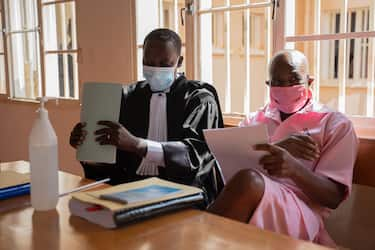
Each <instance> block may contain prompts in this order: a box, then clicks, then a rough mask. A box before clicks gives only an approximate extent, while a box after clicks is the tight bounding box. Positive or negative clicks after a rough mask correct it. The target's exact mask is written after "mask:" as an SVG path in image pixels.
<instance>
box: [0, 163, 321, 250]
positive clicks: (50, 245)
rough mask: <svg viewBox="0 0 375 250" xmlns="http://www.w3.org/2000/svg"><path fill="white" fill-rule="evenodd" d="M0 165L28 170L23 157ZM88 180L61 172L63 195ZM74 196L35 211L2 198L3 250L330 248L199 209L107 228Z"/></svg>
mask: <svg viewBox="0 0 375 250" xmlns="http://www.w3.org/2000/svg"><path fill="white" fill-rule="evenodd" d="M0 166H1V169H2V170H5V169H15V170H17V171H19V172H27V171H28V163H27V162H24V161H18V162H12V163H1V165H0ZM0 174H1V172H0ZM89 182H90V181H89V180H87V179H83V178H81V177H79V176H75V175H71V174H68V173H65V172H60V173H59V188H60V193H61V192H66V191H69V190H71V189H73V188H76V187H78V186H81V185H84V184H87V183H89ZM101 187H104V186H101ZM98 188H100V187H98ZM69 199H70V197H69V196H65V197H61V198H60V199H59V202H58V205H57V208H56V210H53V211H48V212H35V211H34V210H33V208H32V207H31V206H30V201H29V196H22V197H16V198H12V199H8V200H4V201H0V249H38V250H39V249H71V250H74V249H140V250H157V249H163V250H168V249H225V250H230V249H236V250H241V249H246V250H248V249H288V250H291V249H299V250H300V249H309V250H320V249H326V248H324V247H322V246H319V245H315V244H312V243H309V242H304V241H300V240H295V239H292V238H290V237H287V236H284V235H279V234H276V233H272V232H268V231H264V230H260V229H258V228H256V227H254V226H251V225H247V224H243V223H239V222H236V221H233V220H229V219H226V218H222V217H219V216H216V215H212V214H209V213H207V212H204V211H199V210H194V209H187V210H182V211H179V212H175V213H171V214H168V215H162V216H158V217H155V218H153V219H149V220H146V221H142V222H138V223H134V224H130V225H125V226H123V227H120V228H118V229H113V230H108V229H105V228H102V227H100V226H98V225H95V224H92V223H90V222H87V221H85V220H84V219H82V218H79V217H76V216H71V215H70V212H69V208H68V201H69Z"/></svg>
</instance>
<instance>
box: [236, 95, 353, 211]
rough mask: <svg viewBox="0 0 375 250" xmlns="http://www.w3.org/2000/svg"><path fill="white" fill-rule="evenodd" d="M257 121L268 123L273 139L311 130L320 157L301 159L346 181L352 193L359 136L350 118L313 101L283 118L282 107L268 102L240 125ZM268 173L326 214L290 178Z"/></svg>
mask: <svg viewBox="0 0 375 250" xmlns="http://www.w3.org/2000/svg"><path fill="white" fill-rule="evenodd" d="M257 123H263V124H266V125H267V128H268V134H269V136H270V142H271V143H272V142H277V141H279V140H281V139H284V138H286V137H288V136H290V135H292V134H296V133H297V134H307V133H308V134H309V135H310V136H312V138H313V139H314V140H315V141H316V142H317V144H318V145H319V149H320V152H321V154H320V158H319V159H318V160H316V161H306V160H301V162H303V164H304V166H305V167H306V168H308V169H310V170H311V171H313V172H314V173H315V174H318V175H321V176H325V177H327V178H330V179H332V180H334V181H336V182H338V183H341V184H343V185H345V186H346V187H347V195H348V194H349V193H350V191H351V186H352V176H353V167H354V163H355V160H356V155H357V148H358V139H357V137H356V134H355V132H354V128H353V125H352V123H351V121H350V120H349V119H348V118H346V117H345V116H344V115H343V114H342V113H340V112H336V111H332V110H330V109H329V108H328V107H327V106H325V105H322V104H319V103H315V102H312V101H311V102H309V103H308V104H307V105H306V106H305V107H304V108H303V109H302V110H300V111H298V112H297V113H295V114H293V115H292V116H290V117H289V118H288V119H286V120H284V121H283V122H282V121H281V119H280V113H279V111H278V110H277V109H275V108H272V107H270V106H269V105H266V106H265V107H264V108H262V109H261V110H259V111H257V112H254V113H251V114H250V115H249V116H248V117H247V118H246V119H245V120H243V121H242V122H241V123H240V126H250V125H252V124H257ZM269 177H270V178H271V179H273V180H275V181H277V182H280V183H282V184H284V185H286V186H287V187H288V188H289V189H291V190H293V191H294V193H295V194H296V195H297V196H298V197H299V198H300V199H302V200H303V201H305V202H306V203H307V204H308V205H309V206H310V207H311V208H312V209H314V210H315V211H316V212H318V213H320V214H321V215H324V214H326V213H324V211H329V210H327V209H326V208H322V207H320V206H318V205H317V204H314V203H313V202H312V201H311V200H310V199H309V198H308V197H307V196H306V195H305V194H304V193H303V191H302V190H301V189H300V188H299V187H298V186H297V185H296V184H295V183H294V182H293V181H292V180H291V179H287V178H276V177H271V176H269ZM326 215H327V214H326Z"/></svg>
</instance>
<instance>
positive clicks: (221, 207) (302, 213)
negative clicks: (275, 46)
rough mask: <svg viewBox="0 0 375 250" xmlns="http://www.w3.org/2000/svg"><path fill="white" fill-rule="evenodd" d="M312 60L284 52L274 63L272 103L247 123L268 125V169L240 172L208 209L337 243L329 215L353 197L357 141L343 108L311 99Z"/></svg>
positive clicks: (306, 237) (296, 235)
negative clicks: (325, 221) (326, 219)
mask: <svg viewBox="0 0 375 250" xmlns="http://www.w3.org/2000/svg"><path fill="white" fill-rule="evenodd" d="M307 71H308V63H307V59H306V57H305V56H304V55H303V54H302V53H301V52H299V51H296V50H285V51H281V52H279V53H277V54H276V55H275V56H274V57H273V59H272V61H271V63H270V68H269V74H270V81H267V84H268V86H270V103H269V104H267V105H266V106H265V107H264V108H262V109H260V110H259V111H257V112H255V113H252V114H250V115H249V116H248V117H247V118H246V119H245V120H243V121H242V122H241V124H240V125H241V126H251V125H253V124H259V123H263V124H266V125H267V129H268V133H269V135H270V142H269V143H268V144H262V145H256V146H255V149H256V150H262V151H265V152H267V153H266V155H265V156H263V157H262V158H261V159H260V164H261V165H262V166H263V169H264V171H262V172H261V171H258V170H256V169H255V168H251V163H249V166H250V168H249V169H246V170H241V171H240V172H239V173H237V174H236V175H235V176H234V177H233V178H232V179H231V180H230V181H229V182H228V183H227V185H226V187H225V188H224V190H223V191H222V192H221V194H220V195H219V196H218V198H217V200H216V201H215V202H214V203H213V204H212V205H211V207H210V208H209V211H211V212H213V213H216V214H219V215H222V216H226V217H229V218H232V219H236V220H239V221H243V222H246V223H250V224H253V225H256V226H257V227H260V228H262V229H266V230H271V231H275V232H278V233H282V234H287V235H289V236H292V237H294V238H297V239H303V240H309V241H313V242H316V243H320V244H324V245H327V246H335V244H334V242H333V240H332V239H331V238H330V237H329V235H328V234H327V232H326V231H325V229H324V224H323V218H324V217H325V216H328V215H329V212H330V210H331V209H335V208H337V207H338V205H339V204H340V203H341V202H342V201H343V200H344V199H345V198H346V197H347V196H348V195H349V193H350V190H351V184H352V174H353V166H354V162H355V159H356V154H357V147H358V141H357V138H356V135H355V132H354V129H353V125H352V123H351V122H350V121H349V120H348V119H347V118H346V117H345V116H344V115H343V114H341V113H339V112H337V111H333V110H330V109H329V108H328V107H326V106H324V105H322V104H319V103H316V102H314V101H313V100H312V94H311V90H310V85H311V83H312V81H313V79H312V78H310V77H309V75H308V72H307Z"/></svg>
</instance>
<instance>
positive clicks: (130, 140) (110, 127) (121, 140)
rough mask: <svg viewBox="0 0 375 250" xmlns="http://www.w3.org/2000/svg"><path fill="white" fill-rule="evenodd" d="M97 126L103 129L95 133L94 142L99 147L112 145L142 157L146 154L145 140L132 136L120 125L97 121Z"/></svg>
mask: <svg viewBox="0 0 375 250" xmlns="http://www.w3.org/2000/svg"><path fill="white" fill-rule="evenodd" d="M98 125H103V126H106V127H105V128H102V129H99V130H97V131H95V135H97V137H96V141H97V142H99V144H100V145H113V146H116V147H117V148H118V149H120V150H123V151H128V152H133V153H136V154H137V155H139V156H140V157H143V156H145V155H146V152H147V143H146V141H145V140H143V139H141V138H138V137H136V136H134V135H132V134H131V133H130V132H129V131H128V130H127V129H126V128H125V127H124V126H122V125H121V124H120V123H117V122H112V121H99V122H98Z"/></svg>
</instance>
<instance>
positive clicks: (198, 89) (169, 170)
mask: <svg viewBox="0 0 375 250" xmlns="http://www.w3.org/2000/svg"><path fill="white" fill-rule="evenodd" d="M151 95H152V92H151V89H150V87H149V85H148V84H146V83H145V82H138V83H137V84H133V85H129V86H125V87H124V91H123V97H122V101H121V111H120V119H119V122H120V123H121V124H122V125H123V126H124V127H125V128H127V129H128V130H129V131H130V132H131V133H132V134H133V135H135V136H138V137H142V138H147V133H148V124H149V109H150V107H149V106H150V99H151ZM166 96H167V127H168V128H167V134H168V142H165V143H162V146H163V151H164V161H165V167H159V176H158V177H159V178H162V179H165V180H170V181H174V182H178V183H182V184H186V185H193V186H197V187H200V188H202V189H203V190H204V191H205V194H206V201H207V204H209V203H210V202H211V201H213V199H214V198H215V197H216V196H217V195H218V194H219V192H220V191H221V189H222V187H223V180H222V178H221V176H222V175H221V170H220V168H219V167H218V165H217V163H216V161H215V159H214V157H213V156H212V154H211V153H210V151H209V149H208V147H207V145H206V143H205V141H204V137H203V129H207V128H221V127H223V118H222V114H221V110H220V104H219V100H218V97H217V94H216V90H215V89H214V88H213V87H212V86H211V85H209V84H207V83H202V82H198V81H190V80H187V79H186V78H185V76H180V77H178V78H177V79H176V80H175V82H174V83H173V84H172V86H171V88H170V91H169V92H168V93H167V94H166ZM176 142H182V144H181V143H176ZM141 160H142V159H141V158H140V157H138V156H137V155H135V154H132V153H129V152H125V151H121V150H118V151H117V161H116V164H113V165H112V164H103V166H100V165H99V166H98V165H96V166H92V165H87V164H82V165H83V168H84V172H85V176H86V178H89V179H103V178H105V177H110V178H111V182H110V184H112V185H115V184H120V183H125V182H131V181H136V180H141V179H144V178H147V177H148V176H140V175H137V174H136V171H137V169H138V166H139V165H140V163H141Z"/></svg>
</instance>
